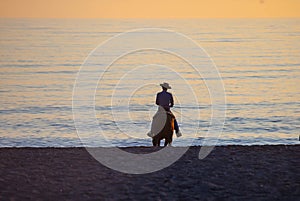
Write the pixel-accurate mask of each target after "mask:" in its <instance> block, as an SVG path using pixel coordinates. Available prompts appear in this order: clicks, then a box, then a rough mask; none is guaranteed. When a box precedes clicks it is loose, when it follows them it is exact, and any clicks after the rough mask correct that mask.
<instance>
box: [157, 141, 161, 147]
mask: <svg viewBox="0 0 300 201" xmlns="http://www.w3.org/2000/svg"><path fill="white" fill-rule="evenodd" d="M157 146H158V147H160V139H158V140H157Z"/></svg>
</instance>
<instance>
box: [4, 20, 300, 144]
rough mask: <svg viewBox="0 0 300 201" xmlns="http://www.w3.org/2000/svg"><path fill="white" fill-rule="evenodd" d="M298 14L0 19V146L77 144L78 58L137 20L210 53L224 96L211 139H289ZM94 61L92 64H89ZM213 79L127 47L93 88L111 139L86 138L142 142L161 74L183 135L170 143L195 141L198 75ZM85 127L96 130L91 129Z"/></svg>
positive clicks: (293, 122) (299, 49)
mask: <svg viewBox="0 0 300 201" xmlns="http://www.w3.org/2000/svg"><path fill="white" fill-rule="evenodd" d="M187 22H188V23H187ZM299 22H300V21H299V19H273V20H270V19H264V20H263V19H260V20H258V19H253V20H251V19H243V20H237V19H235V20H229V19H228V20H217V19H215V20H212V19H205V20H204V19H203V20H201V19H198V20H146V21H144V20H121V21H119V20H100V19H97V20H96V19H89V20H88V19H85V20H78V19H77V20H75V19H72V20H62V19H60V20H58V19H52V20H46V19H43V20H38V19H35V20H29V19H1V21H0V27H1V39H0V40H1V43H0V47H1V48H0V54H1V61H0V67H1V74H0V77H1V79H0V93H1V108H0V126H1V129H0V146H81V143H80V140H79V139H78V136H77V134H76V130H75V127H74V123H73V117H72V90H73V84H74V81H75V78H76V75H77V72H78V70H79V67H80V65H81V64H82V63H83V61H84V59H85V58H86V56H87V55H88V54H89V52H90V51H92V50H93V49H94V48H95V47H96V46H97V45H98V44H99V43H101V42H103V41H104V40H106V39H108V38H109V37H112V36H114V35H115V34H117V33H121V32H123V31H127V30H130V29H135V28H142V27H159V28H167V29H171V30H175V31H178V32H181V33H184V34H186V35H187V36H189V37H191V38H192V39H193V40H195V41H196V42H198V43H199V44H200V45H201V46H202V47H203V48H204V49H205V50H206V51H207V52H208V53H209V54H210V56H211V57H212V58H213V60H214V62H215V63H216V65H217V67H218V69H219V71H220V74H221V76H222V79H223V82H224V86H225V91H226V100H227V114H226V122H225V125H224V132H223V134H222V136H220V139H219V144H224V145H227V144H247V145H251V144H280V143H281V144H297V143H299V141H298V136H299V130H300V126H299V125H300V115H299V114H300V109H299V108H300V107H299V106H300V102H299V100H300V91H299V84H298V83H299V78H300V68H299V67H300V58H299V55H300V27H299V26H298V24H299ZM126 45H130V44H126ZM178 46H179V47H180V44H178ZM180 48H184V47H180ZM187 51H191V50H187ZM195 57H197V55H195ZM199 60H200V61H201V58H199ZM150 64H151V65H150ZM101 65H103V64H101V63H95V68H98V67H99V68H100V67H103V66H101ZM203 65H205V62H204V63H203ZM129 70H132V71H130V72H131V73H128V72H129ZM133 72H134V73H133ZM136 75H139V76H136ZM120 78H122V79H120ZM216 79H217V78H216V77H215V76H214V75H211V76H210V77H205V78H200V77H199V76H198V75H197V74H196V73H195V71H194V70H193V68H191V66H190V65H189V64H188V63H186V62H185V61H183V60H182V59H181V58H178V57H176V56H174V55H171V54H168V53H165V52H159V51H154V50H148V51H138V52H135V53H132V54H129V55H126V56H125V57H122V58H120V59H119V60H117V61H116V62H114V63H113V64H112V66H111V68H110V70H109V71H107V72H106V73H105V74H104V75H103V79H102V80H101V82H99V85H98V89H97V91H96V97H95V101H96V106H95V109H96V116H97V118H98V121H99V126H100V127H101V129H102V132H103V134H105V137H106V138H108V139H110V141H109V142H108V143H106V142H105V141H104V140H103V139H102V138H101V137H100V135H99V136H96V137H94V138H91V139H86V140H85V142H86V144H88V145H90V146H111V145H116V146H149V145H150V139H148V138H147V136H146V133H147V131H148V129H149V128H150V121H151V118H152V116H153V115H154V113H155V111H156V106H155V105H154V99H155V94H156V93H157V92H158V91H159V90H160V88H159V86H158V84H159V83H160V82H163V81H168V82H169V83H170V84H171V85H172V87H173V90H171V92H172V93H173V95H174V98H175V107H174V109H173V111H174V114H175V115H176V117H177V119H178V121H179V124H180V126H181V128H182V132H183V134H184V135H183V137H182V138H178V139H176V138H175V141H174V145H177V146H184V145H190V144H195V145H201V142H202V141H203V137H205V136H206V131H207V129H208V128H209V124H210V118H211V105H210V104H211V98H210V93H209V91H208V90H207V88H206V83H208V82H210V83H213V82H215V81H216ZM128 91H130V92H131V93H129V94H128ZM112 94H113V98H111V97H112ZM128 111H129V112H128ZM93 129H94V130H95V131H96V132H95V133H96V135H97V132H100V131H98V129H99V128H93ZM208 137H209V136H208Z"/></svg>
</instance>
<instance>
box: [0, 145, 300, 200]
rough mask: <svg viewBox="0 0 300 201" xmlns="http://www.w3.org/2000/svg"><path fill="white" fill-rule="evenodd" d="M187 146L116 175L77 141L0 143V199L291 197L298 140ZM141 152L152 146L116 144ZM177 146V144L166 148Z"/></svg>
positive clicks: (296, 183)
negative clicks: (165, 163)
mask: <svg viewBox="0 0 300 201" xmlns="http://www.w3.org/2000/svg"><path fill="white" fill-rule="evenodd" d="M200 148H201V147H200V146H193V147H190V148H189V149H188V151H187V152H186V153H185V154H184V155H183V156H182V157H181V158H180V159H179V160H178V161H176V162H175V163H173V164H172V165H170V166H169V167H166V168H164V169H162V170H159V171H157V172H153V173H148V174H141V175H133V174H124V173H120V172H117V171H114V170H111V169H109V168H107V167H106V166H103V165H102V164H100V163H99V162H98V161H96V160H95V159H94V158H93V157H92V156H91V155H90V154H89V153H88V152H87V151H86V150H85V147H45V148H44V147H42V148H37V147H23V148H20V147H17V148H13V147H9V148H3V147H2V148H0V172H1V175H0V189H1V190H0V200H24V199H25V200H26V199H31V200H37V199H38V200H45V199H46V200H49V199H51V200H53V199H64V200H66V199H67V200H74V199H75V200H92V199H100V200H141V199H144V200H242V199H243V200H255V199H263V200H296V199H298V198H299V196H300V163H299V159H300V146H299V145H252V146H247V145H246V146H245V145H243V146H241V145H229V146H216V147H214V149H213V151H212V152H211V153H210V154H209V155H208V156H207V157H206V158H204V159H201V160H199V159H198V153H199V150H200ZM121 149H124V150H125V151H128V152H133V153H141V154H142V153H149V152H152V151H156V150H158V149H157V148H153V147H144V146H141V147H121ZM171 149H177V147H171Z"/></svg>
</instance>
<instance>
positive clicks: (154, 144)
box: [152, 137, 158, 147]
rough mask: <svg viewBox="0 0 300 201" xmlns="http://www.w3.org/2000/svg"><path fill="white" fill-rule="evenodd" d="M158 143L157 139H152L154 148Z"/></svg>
mask: <svg viewBox="0 0 300 201" xmlns="http://www.w3.org/2000/svg"><path fill="white" fill-rule="evenodd" d="M157 141H158V139H157V137H153V138H152V144H153V146H154V147H156V146H157V144H158V143H157Z"/></svg>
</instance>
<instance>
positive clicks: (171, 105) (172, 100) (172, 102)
mask: <svg viewBox="0 0 300 201" xmlns="http://www.w3.org/2000/svg"><path fill="white" fill-rule="evenodd" d="M173 106H174V99H173V95H172V94H171V100H170V107H173Z"/></svg>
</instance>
